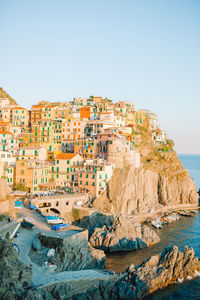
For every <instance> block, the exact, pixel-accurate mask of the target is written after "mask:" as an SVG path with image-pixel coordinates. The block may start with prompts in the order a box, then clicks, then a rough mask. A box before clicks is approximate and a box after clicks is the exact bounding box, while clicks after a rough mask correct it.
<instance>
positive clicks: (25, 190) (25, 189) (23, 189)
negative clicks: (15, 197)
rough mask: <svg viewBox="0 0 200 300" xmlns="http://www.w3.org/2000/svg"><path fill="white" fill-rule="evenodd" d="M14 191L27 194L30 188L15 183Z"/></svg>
mask: <svg viewBox="0 0 200 300" xmlns="http://www.w3.org/2000/svg"><path fill="white" fill-rule="evenodd" d="M13 190H14V191H24V192H27V191H28V188H27V187H26V186H25V185H24V184H23V183H15V184H14V185H13Z"/></svg>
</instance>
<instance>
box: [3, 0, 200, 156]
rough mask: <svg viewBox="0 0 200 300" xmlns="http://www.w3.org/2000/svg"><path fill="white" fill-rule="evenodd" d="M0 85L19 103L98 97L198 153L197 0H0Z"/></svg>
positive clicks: (178, 145)
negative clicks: (124, 104) (149, 117)
mask: <svg viewBox="0 0 200 300" xmlns="http://www.w3.org/2000/svg"><path fill="white" fill-rule="evenodd" d="M0 12H1V22H0V23H1V25H0V34H1V47H0V54H1V55H0V86H2V87H3V88H4V89H5V90H6V91H7V92H8V93H10V95H11V96H13V97H14V98H15V99H16V100H17V101H18V103H19V104H21V105H23V106H25V107H30V106H31V104H33V103H36V102H37V101H38V100H42V99H46V100H50V101H51V100H52V101H53V100H62V101H64V100H71V99H72V98H73V97H75V96H89V95H97V96H106V97H109V98H111V99H114V100H128V101H132V102H134V103H135V104H136V108H137V109H139V108H148V109H150V110H152V111H153V112H155V113H157V114H158V116H159V123H160V125H161V127H162V128H163V129H165V130H167V132H168V135H169V137H170V138H173V139H174V140H175V143H176V150H177V152H179V153H200V1H199V0H197V1H195V0H187V1H185V0H179V1H178V0H165V1H162V0H158V1H154V0H146V1H143V0H138V1H135V0H120V1H119V0H101V1H100V0H99V1H97V0H91V1H88V0H0Z"/></svg>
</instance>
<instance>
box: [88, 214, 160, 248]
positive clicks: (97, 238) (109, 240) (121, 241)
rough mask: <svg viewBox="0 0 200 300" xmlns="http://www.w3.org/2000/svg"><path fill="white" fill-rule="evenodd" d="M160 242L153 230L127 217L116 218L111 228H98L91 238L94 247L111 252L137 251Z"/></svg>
mask: <svg viewBox="0 0 200 300" xmlns="http://www.w3.org/2000/svg"><path fill="white" fill-rule="evenodd" d="M159 241H160V238H159V237H158V235H157V234H156V233H155V232H154V231H153V230H152V229H150V228H149V227H147V226H145V225H141V224H139V223H138V222H135V221H134V219H133V218H128V217H127V216H119V217H116V218H115V220H114V222H113V223H112V225H111V226H103V227H102V228H96V229H95V230H94V233H93V234H92V236H91V237H90V244H91V245H92V246H93V247H95V248H98V249H102V250H104V251H109V252H115V251H131V250H137V249H141V248H145V247H148V246H151V245H153V244H156V243H158V242H159Z"/></svg>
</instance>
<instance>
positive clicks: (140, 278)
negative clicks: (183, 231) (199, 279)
mask: <svg viewBox="0 0 200 300" xmlns="http://www.w3.org/2000/svg"><path fill="white" fill-rule="evenodd" d="M199 270H200V261H199V259H198V258H197V257H195V253H194V250H193V249H192V248H188V247H187V246H186V247H185V248H184V250H183V251H182V252H179V251H178V247H176V246H174V247H171V248H166V249H165V250H164V251H163V252H162V253H161V254H160V255H155V256H152V257H151V258H149V259H147V260H146V261H144V262H143V263H142V264H141V265H139V266H136V267H134V265H131V266H130V267H129V269H128V274H126V275H125V276H124V278H122V279H121V280H120V281H119V282H117V284H116V286H115V287H114V296H113V299H142V298H143V297H144V296H145V295H148V294H150V293H153V292H154V291H156V290H158V289H160V288H163V287H166V286H168V285H169V284H172V283H174V282H176V281H177V280H183V279H191V278H194V277H195V276H196V274H197V272H198V271H199Z"/></svg>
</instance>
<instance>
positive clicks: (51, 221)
mask: <svg viewBox="0 0 200 300" xmlns="http://www.w3.org/2000/svg"><path fill="white" fill-rule="evenodd" d="M46 219H47V223H48V224H62V223H63V220H62V219H61V218H60V217H57V216H46Z"/></svg>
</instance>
